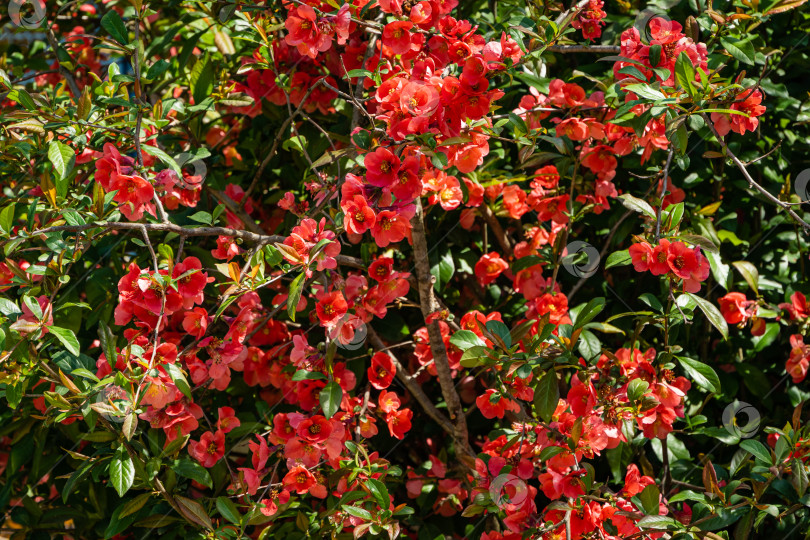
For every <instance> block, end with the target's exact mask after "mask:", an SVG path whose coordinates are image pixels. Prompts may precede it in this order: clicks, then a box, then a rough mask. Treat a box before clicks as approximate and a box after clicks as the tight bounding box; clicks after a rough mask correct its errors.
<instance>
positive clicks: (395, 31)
mask: <svg viewBox="0 0 810 540" xmlns="http://www.w3.org/2000/svg"><path fill="white" fill-rule="evenodd" d="M411 28H413V23H412V22H410V21H394V22H392V23H388V24H386V25H385V28H383V34H382V42H383V45H385V46H386V47H389V48H390V49H391V52H392V53H394V54H405V53H406V52H408V51H409V50H410V49H411V33H410V32H409V30H410V29H411Z"/></svg>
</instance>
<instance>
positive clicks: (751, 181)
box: [700, 113, 810, 231]
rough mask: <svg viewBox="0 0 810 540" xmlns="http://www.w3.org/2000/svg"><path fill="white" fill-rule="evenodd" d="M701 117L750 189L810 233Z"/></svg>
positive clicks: (788, 207)
mask: <svg viewBox="0 0 810 540" xmlns="http://www.w3.org/2000/svg"><path fill="white" fill-rule="evenodd" d="M700 116H702V117H703V120H704V121H705V122H706V125H708V126H709V129H710V130H711V131H712V133H713V134H714V136H715V137H716V138H717V142H719V143H720V146H721V147H722V148H723V150H725V151H726V154H728V157H730V158H731V161H733V162H734V165H736V166H737V168H738V169H740V172H741V173H742V174H743V176H744V177H745V179H746V180H748V185H749V186H750V187H752V188H754V189H756V190H757V191H759V192H760V193H762V194H763V195H764V196H765V198H766V199H768V200H769V201H771V202H772V203H774V204H775V205H777V206H779V207H781V208H782V209H784V210H785V212H787V213H788V214H789V215H790V217H792V218H793V219H795V220H796V221H797V222H798V223H799V224H800V225H801V226H802V227H803V228H804V229H805V230H807V231H810V223H807V222H806V221H805V220H803V219H802V218H801V217H799V215H798V214H797V213H796V212H794V211H793V209H792V208H791V207H790V205H789V204H787V203H785V202H782V201H780V200H779V199H777V198H776V197H774V196H773V195H772V194H771V193H770V192H769V191H768V190H766V189H765V188H764V187H762V186H760V185H759V184H757V183H756V181H754V179H753V178H752V177H751V175H750V174H749V172H748V169H746V168H745V164H744V163H743V162H742V161H740V159H739V158H738V157H737V156H735V155H734V153H733V152H732V151H731V149H730V148H729V147H728V145H727V144H726V141H724V140H723V138H722V137H721V136H720V134H719V133H717V130H716V129H715V128H714V124H713V123H712V121H711V120H710V119H709V117H708V116H707V115H706V113H701V115H700Z"/></svg>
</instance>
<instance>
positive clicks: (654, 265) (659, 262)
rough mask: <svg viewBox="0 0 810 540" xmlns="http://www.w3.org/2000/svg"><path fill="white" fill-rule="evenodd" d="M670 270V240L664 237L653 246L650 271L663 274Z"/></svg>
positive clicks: (657, 274)
mask: <svg viewBox="0 0 810 540" xmlns="http://www.w3.org/2000/svg"><path fill="white" fill-rule="evenodd" d="M669 270H670V268H669V240H666V239H664V238H662V239H660V240H659V241H658V245H657V246H655V248H653V254H652V259H651V262H650V272H651V273H652V275H654V276H662V275H664V274H666V273H668V272H669Z"/></svg>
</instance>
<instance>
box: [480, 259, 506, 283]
mask: <svg viewBox="0 0 810 540" xmlns="http://www.w3.org/2000/svg"><path fill="white" fill-rule="evenodd" d="M508 269H509V263H507V262H506V261H505V260H503V259H502V258H501V256H500V255H499V254H498V253H497V252H496V251H492V252H490V253H487V254H486V255H483V256H481V258H480V259H478V262H477V263H475V277H476V278H477V279H478V283H480V284H481V285H482V286H483V285H488V284H490V283H492V282H493V281H495V280H496V279H497V278H498V276H500V275H501V274H502V273H503V272H504V271H506V270H508Z"/></svg>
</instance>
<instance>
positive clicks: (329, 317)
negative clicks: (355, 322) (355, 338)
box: [315, 291, 348, 327]
mask: <svg viewBox="0 0 810 540" xmlns="http://www.w3.org/2000/svg"><path fill="white" fill-rule="evenodd" d="M347 310H348V304H347V303H346V299H345V298H343V294H342V293H341V292H340V291H333V292H331V293H329V294H327V295H324V296H323V297H321V299H320V300H319V301H318V303H317V304H316V305H315V311H316V312H317V314H318V320H320V322H321V326H326V327H328V326H333V325H334V324H335V323H336V322H337V321H338V320H339V319H340V318H341V317H343V316H344V315H345V314H346V311H347Z"/></svg>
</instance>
